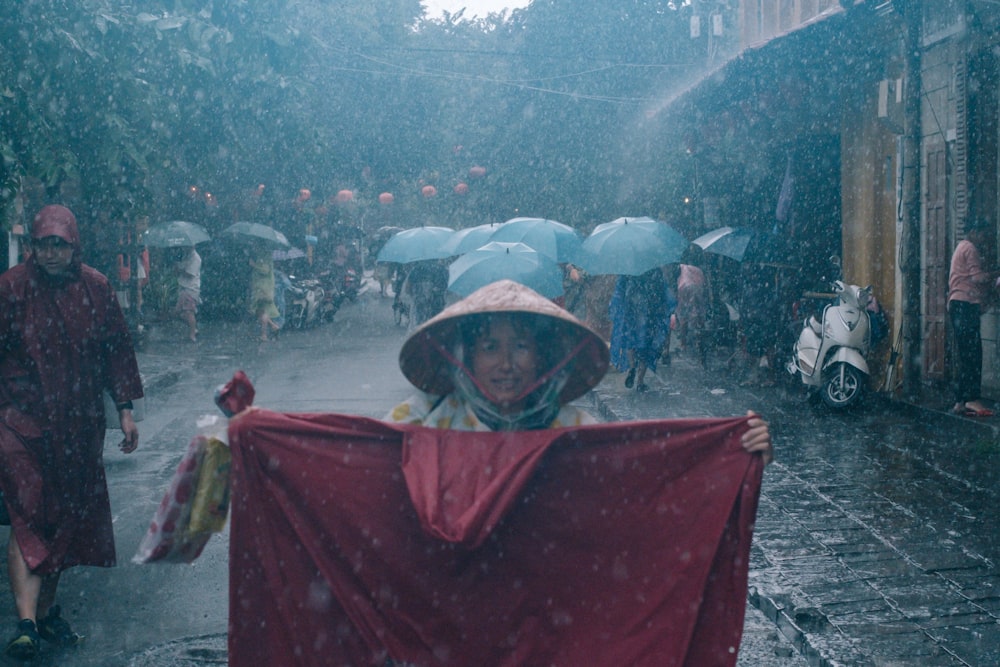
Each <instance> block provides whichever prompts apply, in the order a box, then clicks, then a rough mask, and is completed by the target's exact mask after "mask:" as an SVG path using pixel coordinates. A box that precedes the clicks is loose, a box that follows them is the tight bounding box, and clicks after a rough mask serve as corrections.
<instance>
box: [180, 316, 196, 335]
mask: <svg viewBox="0 0 1000 667" xmlns="http://www.w3.org/2000/svg"><path fill="white" fill-rule="evenodd" d="M181 319H182V320H184V322H185V323H186V324H187V325H188V338H189V339H191V341H192V342H193V341H196V340H198V320H197V319H196V318H195V314H194V311H193V310H185V311H182V312H181Z"/></svg>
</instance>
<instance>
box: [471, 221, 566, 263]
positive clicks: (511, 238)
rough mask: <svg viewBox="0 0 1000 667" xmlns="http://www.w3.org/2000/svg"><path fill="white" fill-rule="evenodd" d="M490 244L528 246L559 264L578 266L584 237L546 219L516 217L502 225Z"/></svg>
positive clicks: (559, 223) (561, 224) (491, 238)
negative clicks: (496, 242)
mask: <svg viewBox="0 0 1000 667" xmlns="http://www.w3.org/2000/svg"><path fill="white" fill-rule="evenodd" d="M490 241H503V242H505V243H524V244H525V245H527V246H528V247H530V248H534V249H535V250H537V251H538V252H540V253H542V254H544V255H548V256H549V257H551V258H552V259H554V260H555V261H557V262H569V263H576V260H577V259H578V258H579V255H580V245H581V239H580V234H579V233H577V231H576V230H575V229H573V228H572V227H570V226H569V225H564V224H563V223H561V222H556V221H555V220H547V219H545V218H512V219H510V220H508V221H507V222H505V223H503V224H502V225H500V226H499V227H498V228H497V230H496V231H495V232H493V235H492V236H490Z"/></svg>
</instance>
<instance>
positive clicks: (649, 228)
mask: <svg viewBox="0 0 1000 667" xmlns="http://www.w3.org/2000/svg"><path fill="white" fill-rule="evenodd" d="M689 245H690V244H689V243H688V241H687V239H685V238H684V237H683V236H681V234H680V232H678V231H676V230H675V229H674V228H673V227H671V226H670V225H668V224H667V223H665V222H660V221H658V220H653V219H652V218H647V217H640V218H618V219H616V220H612V221H611V222H605V223H604V224H600V225H598V226H597V227H595V228H594V231H593V232H591V233H590V236H588V237H587V238H585V239H584V240H583V249H582V253H581V258H580V261H579V262H578V266H580V268H582V269H583V270H584V271H586V272H588V273H593V274H598V275H600V274H604V275H608V274H611V275H631V276H639V275H642V274H643V273H646V272H647V271H649V270H650V269H655V268H656V267H658V266H665V265H667V264H674V263H676V262H679V261H681V257H682V256H683V255H684V251H685V250H687V248H688V246H689Z"/></svg>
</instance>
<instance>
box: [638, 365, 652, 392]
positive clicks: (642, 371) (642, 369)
mask: <svg viewBox="0 0 1000 667" xmlns="http://www.w3.org/2000/svg"><path fill="white" fill-rule="evenodd" d="M645 378H646V362H645V361H643V360H642V359H641V358H640V359H639V360H638V361H637V362H636V373H635V390H636V391H646V390H647V389H649V387H648V386H647V385H646V383H645V382H644V380H645Z"/></svg>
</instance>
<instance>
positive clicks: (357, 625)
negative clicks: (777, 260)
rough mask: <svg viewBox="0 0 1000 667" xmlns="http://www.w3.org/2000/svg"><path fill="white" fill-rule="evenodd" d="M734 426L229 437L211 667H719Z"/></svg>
mask: <svg viewBox="0 0 1000 667" xmlns="http://www.w3.org/2000/svg"><path fill="white" fill-rule="evenodd" d="M746 421H747V418H737V419H707V420H673V421H652V422H634V423H625V424H599V425H593V426H583V427H576V428H568V429H554V430H542V431H520V432H506V433H472V432H456V431H447V430H437V429H430V428H424V427H420V426H411V425H390V424H386V423H383V422H379V421H374V420H370V419H365V418H360V417H349V416H343V415H334V414H326V415H286V414H279V413H274V412H268V411H264V410H257V409H251V410H248V411H246V412H244V413H243V414H242V415H240V416H238V417H237V418H235V419H234V420H233V421H232V422H231V424H230V430H229V435H230V443H231V445H232V451H233V468H232V479H233V497H232V500H233V504H232V525H231V535H230V610H229V611H230V613H229V617H230V621H229V622H230V632H229V664H230V665H234V666H237V667H242V666H246V667H250V666H256V665H283V666H285V667H291V666H295V665H385V664H394V665H407V666H417V665H428V666H429V665H457V666H461V667H467V666H469V665H477V666H480V665H510V666H513V665H588V666H597V667H601V666H607V667H620V666H621V665H630V666H636V665H648V666H651V667H653V666H655V667H665V666H669V665H692V666H697V667H702V666H704V665H713V666H714V665H735V664H736V658H737V654H738V648H739V643H740V637H741V634H742V626H743V614H744V609H745V604H746V584H747V572H748V566H749V562H748V561H749V549H750V539H751V531H752V524H753V521H754V516H755V513H756V508H757V499H758V494H759V485H760V479H761V472H762V469H763V464H762V460H761V458H760V456H757V455H750V454H747V453H746V452H744V451H743V449H742V447H741V446H740V442H739V438H740V435H741V434H742V433H743V432H744V431H745V430H746Z"/></svg>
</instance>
